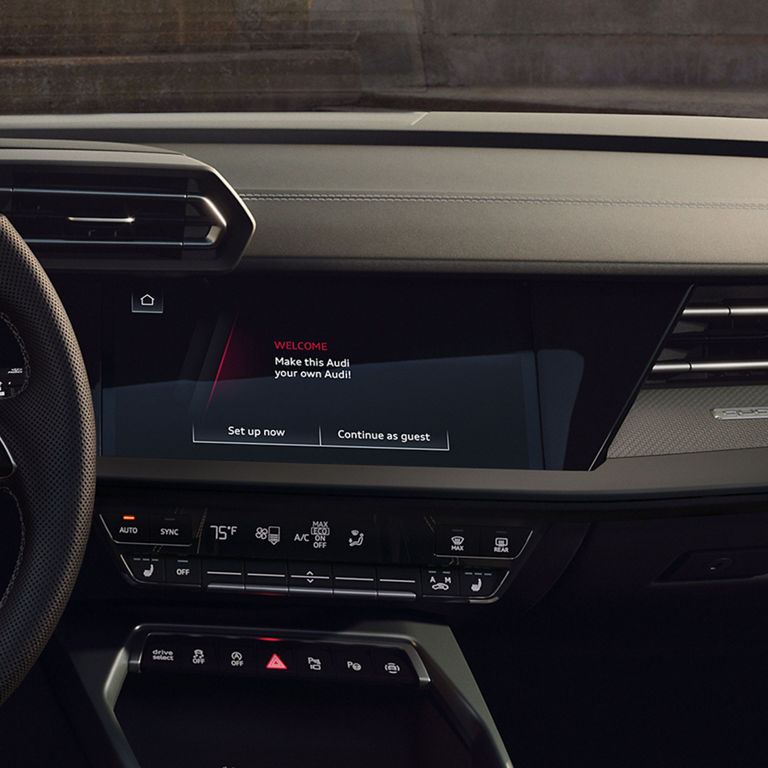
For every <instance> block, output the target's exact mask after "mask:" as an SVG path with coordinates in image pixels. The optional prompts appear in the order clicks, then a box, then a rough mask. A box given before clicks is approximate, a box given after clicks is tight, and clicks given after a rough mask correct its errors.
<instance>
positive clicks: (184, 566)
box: [165, 557, 200, 587]
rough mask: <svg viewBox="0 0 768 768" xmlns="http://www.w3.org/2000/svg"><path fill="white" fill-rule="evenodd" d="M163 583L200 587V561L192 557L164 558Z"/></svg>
mask: <svg viewBox="0 0 768 768" xmlns="http://www.w3.org/2000/svg"><path fill="white" fill-rule="evenodd" d="M165 581H166V583H167V584H188V585H190V586H194V587H199V586H200V561H199V560H196V559H195V558H192V557H167V558H165Z"/></svg>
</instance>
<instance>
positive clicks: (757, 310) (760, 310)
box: [682, 305, 768, 317]
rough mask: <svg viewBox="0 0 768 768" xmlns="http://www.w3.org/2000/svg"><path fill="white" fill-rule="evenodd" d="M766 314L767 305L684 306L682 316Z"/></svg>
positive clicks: (752, 315)
mask: <svg viewBox="0 0 768 768" xmlns="http://www.w3.org/2000/svg"><path fill="white" fill-rule="evenodd" d="M766 315H768V306H767V305H754V306H751V307H749V306H747V307H731V306H727V307H686V308H685V309H684V310H683V315H682V316H683V317H760V316H766Z"/></svg>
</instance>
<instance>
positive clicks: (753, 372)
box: [646, 286, 768, 386]
mask: <svg viewBox="0 0 768 768" xmlns="http://www.w3.org/2000/svg"><path fill="white" fill-rule="evenodd" d="M760 294H762V295H760ZM765 381H768V290H767V289H765V288H760V287H757V286H749V287H734V286H729V287H723V288H720V289H717V288H714V287H712V286H707V288H706V289H697V290H695V291H694V292H693V294H692V296H691V299H690V301H689V302H688V306H686V307H685V308H684V309H683V311H682V313H681V315H680V317H679V318H678V322H677V324H676V325H675V327H674V328H673V330H672V332H671V333H670V335H669V337H668V338H667V339H666V341H665V344H664V347H663V349H662V351H661V353H660V354H659V356H658V358H657V360H656V361H655V363H654V365H653V367H652V369H651V372H650V375H649V377H648V381H647V382H646V383H647V384H648V385H664V386H669V385H681V386H690V385H692V384H710V383H711V384H728V383H733V384H744V383H758V382H765Z"/></svg>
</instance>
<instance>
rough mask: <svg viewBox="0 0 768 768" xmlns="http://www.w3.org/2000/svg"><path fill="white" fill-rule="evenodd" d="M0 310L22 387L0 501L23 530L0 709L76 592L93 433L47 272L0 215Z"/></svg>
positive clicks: (3, 424)
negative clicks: (5, 499)
mask: <svg viewBox="0 0 768 768" xmlns="http://www.w3.org/2000/svg"><path fill="white" fill-rule="evenodd" d="M0 311H1V312H2V319H3V320H4V321H5V322H7V323H8V324H9V325H10V327H11V329H12V330H13V332H14V333H15V334H16V336H17V338H18V340H19V342H20V344H21V346H22V350H23V354H24V358H25V368H26V372H27V378H26V380H25V382H24V384H23V386H22V388H21V390H20V391H19V392H18V394H16V395H15V396H14V397H12V398H9V399H3V400H2V401H0V438H2V440H3V442H4V443H5V446H6V447H7V449H8V452H9V453H10V455H11V457H12V459H13V461H14V463H15V469H14V471H13V473H12V474H11V475H10V477H8V478H6V479H5V480H2V481H0V492H1V493H3V494H6V495H7V496H9V497H10V500H11V502H12V507H13V508H15V509H16V510H17V512H18V514H19V517H20V522H21V531H22V535H21V547H20V549H19V553H18V556H17V559H16V564H15V567H14V570H13V575H12V577H11V579H10V582H9V584H8V587H7V589H6V591H5V593H4V594H3V596H2V598H1V599H0V703H2V702H3V701H5V699H7V698H8V696H9V695H10V694H11V693H12V692H13V690H14V689H15V688H16V687H17V686H18V684H19V683H20V682H21V680H22V679H23V678H24V676H25V675H26V673H27V672H28V671H29V669H30V668H31V667H32V665H33V664H34V662H35V661H36V659H37V658H38V656H39V655H40V653H41V651H42V650H43V648H44V647H45V644H46V643H47V642H48V640H49V638H50V636H51V634H52V633H53V630H54V629H55V627H56V625H57V623H58V621H59V619H60V618H61V614H62V612H63V611H64V608H65V606H66V604H67V601H68V599H69V597H70V594H71V592H72V588H73V587H74V584H75V580H76V578H77V574H78V572H79V570H80V565H81V562H82V558H83V554H84V552H85V545H86V542H87V539H88V533H89V530H90V525H91V516H92V513H93V498H94V491H95V474H96V469H95V468H96V431H95V426H94V416H93V405H92V402H91V394H90V387H89V385H88V377H87V375H86V371H85V366H84V364H83V359H82V355H81V353H80V348H79V346H78V344H77V340H76V338H75V334H74V332H73V330H72V326H71V325H70V322H69V319H68V317H67V315H66V312H65V311H64V308H63V306H62V304H61V301H60V300H59V297H58V295H57V294H56V291H55V290H54V288H53V286H52V285H51V282H50V280H49V279H48V277H47V275H46V274H45V271H44V270H43V268H42V267H41V266H40V264H39V262H38V261H37V259H36V258H35V256H34V255H33V254H32V252H31V251H30V249H29V248H28V247H27V245H26V243H25V242H24V241H23V240H22V238H21V237H20V235H19V234H18V233H17V232H16V230H15V229H14V228H13V226H12V225H11V224H10V222H9V221H8V219H6V218H5V217H4V216H0Z"/></svg>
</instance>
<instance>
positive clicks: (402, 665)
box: [138, 633, 428, 686]
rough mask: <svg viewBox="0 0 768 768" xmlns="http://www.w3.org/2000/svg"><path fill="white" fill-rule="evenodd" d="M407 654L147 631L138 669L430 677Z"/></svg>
mask: <svg viewBox="0 0 768 768" xmlns="http://www.w3.org/2000/svg"><path fill="white" fill-rule="evenodd" d="M420 667H421V669H420V672H421V674H419V672H417V670H416V669H415V667H414V663H413V660H412V658H411V657H410V656H409V654H408V653H407V652H406V651H405V650H404V649H403V648H400V647H397V646H394V645H387V644H379V643H377V644H371V645H366V644H359V643H349V642H341V641H338V642H334V641H329V640H328V639H327V637H324V638H323V639H322V640H312V639H300V640H299V639H296V638H289V637H286V638H277V637H276V638H255V639H254V638H253V637H247V636H243V637H229V636H219V635H214V634H205V635H195V634H189V635H187V634H164V633H150V634H148V635H147V636H146V638H145V639H144V641H143V643H142V645H141V649H140V654H139V663H138V668H139V669H140V670H141V671H142V672H152V673H154V672H160V673H165V672H173V673H184V674H193V675H201V674H204V675H235V676H238V677H258V678H265V679H267V678H272V679H285V680H290V679H295V680H316V681H319V682H322V681H325V682H358V683H378V684H382V685H410V686H417V685H420V684H423V683H425V682H426V681H428V676H427V675H426V673H425V671H424V669H423V665H422V664H420Z"/></svg>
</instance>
